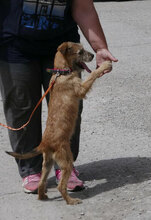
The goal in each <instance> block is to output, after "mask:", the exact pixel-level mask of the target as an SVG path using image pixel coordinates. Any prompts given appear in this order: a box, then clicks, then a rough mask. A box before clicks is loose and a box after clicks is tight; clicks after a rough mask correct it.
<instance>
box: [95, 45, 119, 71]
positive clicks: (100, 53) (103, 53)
mask: <svg viewBox="0 0 151 220" xmlns="http://www.w3.org/2000/svg"><path fill="white" fill-rule="evenodd" d="M104 61H111V62H118V59H116V58H115V57H114V56H113V55H112V54H111V53H110V51H109V50H108V49H99V50H97V52H96V67H97V68H98V67H99V66H101V64H102V63H103V62H104ZM111 70H112V68H111V69H110V70H108V71H105V72H104V74H105V73H109V72H110V71H111Z"/></svg>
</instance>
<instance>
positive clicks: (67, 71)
mask: <svg viewBox="0 0 151 220" xmlns="http://www.w3.org/2000/svg"><path fill="white" fill-rule="evenodd" d="M47 72H48V73H52V74H58V75H68V74H70V73H71V72H72V69H70V68H64V69H57V68H54V69H47Z"/></svg>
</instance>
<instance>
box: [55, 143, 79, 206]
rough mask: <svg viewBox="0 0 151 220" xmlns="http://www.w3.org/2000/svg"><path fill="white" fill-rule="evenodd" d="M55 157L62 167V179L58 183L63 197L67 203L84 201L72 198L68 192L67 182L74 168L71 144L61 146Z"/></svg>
mask: <svg viewBox="0 0 151 220" xmlns="http://www.w3.org/2000/svg"><path fill="white" fill-rule="evenodd" d="M53 159H54V160H55V161H56V162H57V164H58V166H59V167H60V169H61V180H60V182H59V185H58V190H59V191H60V193H61V195H62V197H63V198H64V199H65V200H66V202H67V204H70V205H76V204H78V203H81V202H82V201H81V200H80V199H78V198H71V197H70V196H69V194H68V192H67V182H68V179H69V177H70V175H71V171H72V169H73V159H72V153H71V150H70V146H69V144H68V146H67V145H66V146H65V147H61V148H60V149H59V150H58V151H57V152H55V153H54V155H53Z"/></svg>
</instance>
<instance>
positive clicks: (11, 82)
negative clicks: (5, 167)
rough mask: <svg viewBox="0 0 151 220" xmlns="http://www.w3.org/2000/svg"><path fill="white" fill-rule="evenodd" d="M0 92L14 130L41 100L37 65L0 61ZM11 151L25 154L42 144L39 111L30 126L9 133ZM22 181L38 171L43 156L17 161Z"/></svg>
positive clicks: (39, 110)
mask: <svg viewBox="0 0 151 220" xmlns="http://www.w3.org/2000/svg"><path fill="white" fill-rule="evenodd" d="M0 89H1V94H2V100H3V105H4V113H5V117H6V122H7V124H8V125H9V126H11V127H14V128H17V127H20V126H21V125H23V124H24V123H25V122H27V121H28V119H29V116H30V114H31V112H32V110H33V109H34V107H35V105H36V104H37V102H38V101H39V99H40V97H41V74H40V67H39V65H38V62H37V63H36V62H33V63H25V64H16V63H7V62H3V61H0ZM9 137H10V142H11V146H12V149H13V151H15V152H19V153H25V152H28V151H31V150H32V149H33V148H35V147H36V146H38V145H39V143H40V141H41V108H40V107H39V108H38V109H37V110H36V112H35V113H34V115H33V118H32V120H31V122H30V124H29V125H28V126H27V127H25V128H24V129H22V130H20V131H9ZM16 161H17V164H18V168H19V173H20V176H21V177H22V178H24V177H26V176H29V175H31V174H36V173H39V172H41V166H42V156H41V155H40V156H37V157H34V158H31V159H28V160H16Z"/></svg>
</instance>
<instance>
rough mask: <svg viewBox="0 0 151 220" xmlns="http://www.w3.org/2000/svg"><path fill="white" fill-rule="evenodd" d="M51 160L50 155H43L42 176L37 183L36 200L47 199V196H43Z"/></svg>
mask: <svg viewBox="0 0 151 220" xmlns="http://www.w3.org/2000/svg"><path fill="white" fill-rule="evenodd" d="M52 165H53V160H52V153H47V154H45V153H43V164H42V175H41V179H40V182H39V187H38V199H39V200H45V199H47V198H48V197H47V195H46V194H45V191H46V181H47V177H48V175H49V172H50V170H51V168H52Z"/></svg>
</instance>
